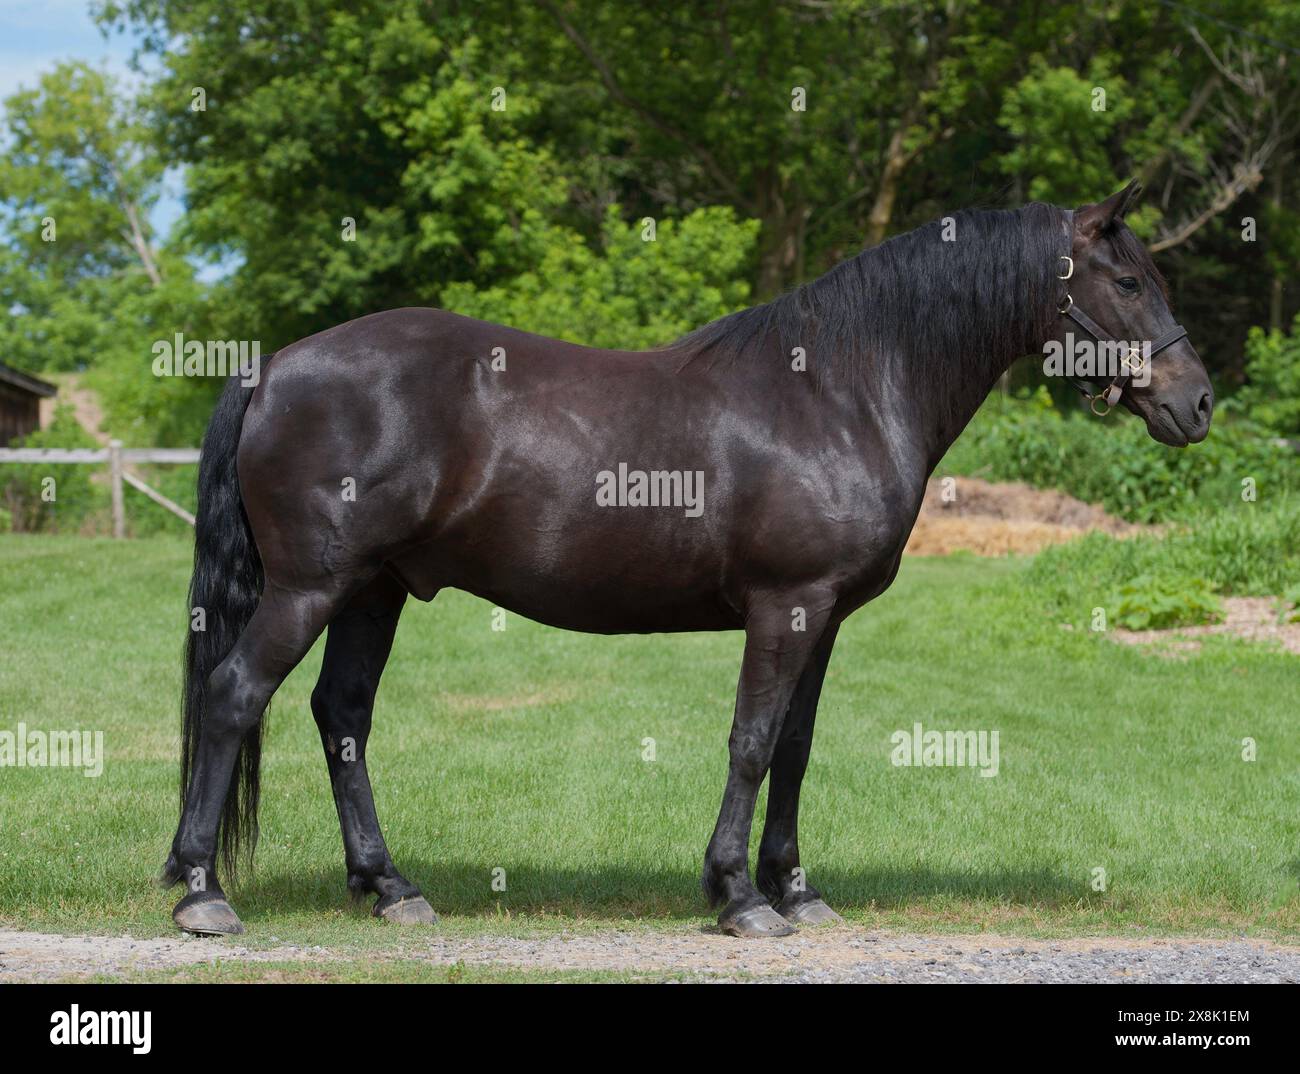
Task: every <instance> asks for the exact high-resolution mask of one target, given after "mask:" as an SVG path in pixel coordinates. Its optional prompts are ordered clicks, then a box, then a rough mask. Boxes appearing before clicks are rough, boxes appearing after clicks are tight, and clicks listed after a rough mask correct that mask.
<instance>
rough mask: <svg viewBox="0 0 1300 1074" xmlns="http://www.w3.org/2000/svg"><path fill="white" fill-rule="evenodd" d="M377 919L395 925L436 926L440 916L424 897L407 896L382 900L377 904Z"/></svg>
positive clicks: (375, 911)
mask: <svg viewBox="0 0 1300 1074" xmlns="http://www.w3.org/2000/svg"><path fill="white" fill-rule="evenodd" d="M373 913H374V915H375V917H380V918H383V919H384V920H385V921H391V922H393V923H394V924H395V925H436V924H437V923H438V915H437V914H435V913H434V912H433V907H432V906H430V905H429V903H428V902H427V901H426V900H425V898H424V896H423V895H406V896H403V897H401V898H394V899H392V900H391V901H390V900H389V899H380V900H379V901H378V902H377V903H375V909H374V911H373Z"/></svg>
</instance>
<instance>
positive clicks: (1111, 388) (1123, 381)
mask: <svg viewBox="0 0 1300 1074" xmlns="http://www.w3.org/2000/svg"><path fill="white" fill-rule="evenodd" d="M1070 234H1071V235H1072V236H1073V234H1074V214H1073V213H1072V214H1070ZM1060 258H1061V260H1062V261H1065V262H1067V263H1068V265H1069V267H1068V268H1067V269H1066V270H1065V275H1063V276H1061V275H1058V276H1057V277H1056V278H1057V279H1058V280H1068V279H1069V278H1070V277H1071V276H1073V275H1074V258H1073V257H1070V256H1069V255H1068V254H1061V255H1060ZM1056 309H1057V312H1058V313H1060V314H1061V316H1063V317H1069V318H1070V320H1072V321H1073V322H1074V323H1075V324H1077V325H1078V326H1079V327H1080V328H1082V329H1083V330H1084V331H1085V332H1087V333H1088V335H1090V336H1092V338H1093V339H1095V340H1096V341H1097V342H1098V343H1115V342H1118V340H1116V339H1115V338H1114V337H1113V336H1111V335H1110V333H1109V332H1107V331H1106V330H1105V329H1104V328H1102V326H1101V325H1099V324H1098V323H1097V322H1096V321H1094V320H1093V319H1092V318H1091V317H1089V316H1088V315H1087V314H1086V313H1084V312H1083V310H1081V309H1079V307H1078V306H1076V305H1075V304H1074V299H1073V298H1072V297H1071V295H1070V292H1069V291H1066V292H1065V298H1064V300H1062V302H1061V304H1060V305H1058V306H1057V307H1056ZM1186 335H1187V329H1186V328H1184V327H1183V326H1182V325H1180V324H1176V325H1174V326H1173V327H1172V328H1166V329H1165V330H1164V331H1163V332H1161V333H1160V335H1158V336H1157V337H1156V338H1155V339H1153V340H1152V341H1151V350H1150V352H1149V353H1148V357H1150V358H1154V357H1155V356H1156V355H1157V354H1159V353H1160V352H1161V351H1163V350H1165V349H1167V348H1169V347H1172V346H1173V345H1174V344H1175V343H1177V342H1178V341H1179V340H1180V339H1183V338H1184V337H1185V336H1186ZM1146 361H1147V358H1145V357H1143V355H1142V352H1141V351H1140V350H1139V349H1138V348H1137V347H1130V348H1129V352H1128V354H1126V355H1125V356H1124V357H1123V358H1121V359H1120V363H1119V365H1120V372H1119V374H1118V375H1117V376H1116V377H1115V378H1114V379H1113V380H1111V382H1110V383H1109V384H1108V385H1107V386H1106V387H1105V388H1104V389H1103V390H1102V391H1100V392H1097V393H1096V394H1095V395H1094V394H1093V393H1092V392H1091V391H1090V390H1089V389H1088V387H1087V386H1085V385H1083V384H1081V383H1079V382H1078V381H1075V382H1074V386H1075V387H1076V388H1078V389H1079V391H1080V392H1082V393H1083V397H1084V398H1085V399H1087V400H1088V405H1089V407H1090V408H1091V409H1092V412H1093V413H1094V414H1096V415H1097V417H1099V418H1104V417H1105V416H1106V415H1107V414H1109V413H1110V411H1111V408H1112V407H1114V406H1115V404H1116V403H1118V402H1119V397H1120V396H1121V395H1122V394H1123V392H1124V389H1125V388H1126V387H1128V382H1129V381H1130V380H1132V379H1133V378H1134V377H1135V376H1137V375H1138V374H1139V373H1141V372H1142V370H1143V369H1144V368H1145V367H1146ZM1098 403H1101V404H1103V405H1104V406H1105V408H1106V409H1105V410H1098V409H1097V404H1098Z"/></svg>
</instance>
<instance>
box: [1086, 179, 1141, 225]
mask: <svg viewBox="0 0 1300 1074" xmlns="http://www.w3.org/2000/svg"><path fill="white" fill-rule="evenodd" d="M1141 193H1142V184H1141V183H1139V182H1138V181H1137V180H1136V179H1133V180H1131V181H1130V182H1129V184H1128V186H1126V187H1125V188H1124V189H1123V190H1117V191H1115V193H1114V194H1112V195H1111V196H1110V197H1108V198H1107V199H1106V200H1105V201H1099V202H1097V204H1096V205H1085V206H1083V208H1081V209H1077V210H1075V214H1074V228H1075V230H1076V231H1077V232H1079V233H1080V234H1082V235H1086V236H1088V238H1096V237H1097V236H1098V235H1100V234H1102V233H1103V232H1105V231H1108V230H1109V229H1110V228H1112V227H1114V226H1115V224H1116V223H1118V222H1119V221H1121V220H1123V219H1124V214H1125V213H1126V212H1128V211H1129V208H1130V207H1131V206H1132V205H1133V203H1134V202H1135V201H1137V198H1138V195H1139V194H1141Z"/></svg>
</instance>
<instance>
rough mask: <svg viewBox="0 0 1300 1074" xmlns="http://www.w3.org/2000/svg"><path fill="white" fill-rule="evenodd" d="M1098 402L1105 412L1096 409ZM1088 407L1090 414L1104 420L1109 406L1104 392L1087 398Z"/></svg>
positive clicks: (1108, 411)
mask: <svg viewBox="0 0 1300 1074" xmlns="http://www.w3.org/2000/svg"><path fill="white" fill-rule="evenodd" d="M1098 401H1100V402H1101V404H1102V406H1104V407H1105V408H1106V409H1105V410H1098V409H1097V403H1098ZM1088 406H1089V408H1090V409H1091V410H1092V412H1093V413H1094V414H1096V415H1097V417H1099V418H1104V417H1105V416H1106V415H1107V414H1109V413H1110V404H1109V403H1108V402H1106V394H1105V392H1098V393H1097V394H1096V395H1090V396H1088Z"/></svg>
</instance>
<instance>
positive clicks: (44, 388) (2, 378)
mask: <svg viewBox="0 0 1300 1074" xmlns="http://www.w3.org/2000/svg"><path fill="white" fill-rule="evenodd" d="M0 384H9V385H12V386H13V387H15V388H17V389H18V390H19V391H24V392H28V393H29V394H31V395H39V396H42V397H44V398H46V399H48V398H49V397H50V396H51V395H53V394H54V393H55V392H57V391H58V389H57V388H56V387H55V386H54V385H53V384H50V383H47V382H46V381H43V380H41V379H40V378H39V377H34V376H32V375H31V374H30V373H24V372H22V371H21V370H18V369H14V368H13V367H12V366H7V365H5V364H4V362H0Z"/></svg>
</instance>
